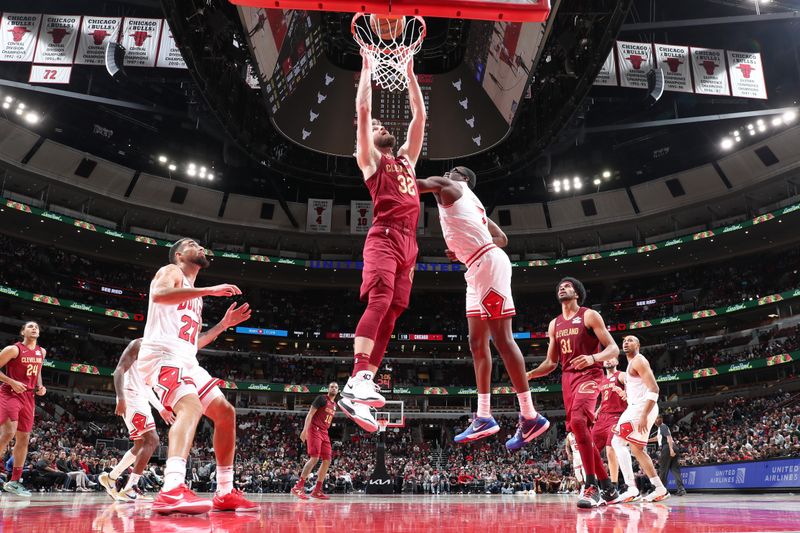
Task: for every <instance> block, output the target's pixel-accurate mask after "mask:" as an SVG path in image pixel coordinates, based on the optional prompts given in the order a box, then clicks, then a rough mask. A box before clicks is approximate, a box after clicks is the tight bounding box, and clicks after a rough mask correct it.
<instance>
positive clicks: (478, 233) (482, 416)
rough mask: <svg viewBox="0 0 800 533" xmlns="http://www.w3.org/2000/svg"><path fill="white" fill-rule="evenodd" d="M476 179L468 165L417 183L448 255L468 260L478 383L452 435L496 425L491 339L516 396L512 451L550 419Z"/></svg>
mask: <svg viewBox="0 0 800 533" xmlns="http://www.w3.org/2000/svg"><path fill="white" fill-rule="evenodd" d="M476 181H477V178H476V176H475V173H474V172H473V171H472V170H470V169H468V168H467V167H455V168H454V169H453V170H451V171H450V172H448V173H446V174H445V175H444V176H441V177H440V176H433V177H430V178H427V179H423V180H417V188H418V189H419V190H420V192H432V193H433V194H434V196H435V197H436V203H437V204H438V206H439V223H440V224H441V226H442V231H443V233H444V239H445V242H446V243H447V248H448V250H447V254H448V256H449V257H450V259H451V260H456V261H461V262H462V263H464V264H465V265H467V273H466V274H464V279H466V281H467V307H466V314H467V325H468V327H469V346H470V350H471V351H472V360H473V364H474V366H475V378H476V381H477V384H478V412H477V414H476V416H475V419H474V420H473V421H472V423H471V424H470V425H469V427H468V428H467V429H465V430H464V431H462V432H461V433H459V434H458V435H456V437H455V441H456V442H458V443H464V444H467V443H470V442H474V441H476V440H478V439H482V438H484V437H488V436H489V435H493V434H495V433H497V432H498V431H499V430H500V426H499V425H498V424H497V421H495V419H494V417H493V416H492V413H491V391H492V389H491V387H492V382H491V379H492V352H491V350H490V349H489V340H490V339H491V341H492V343H493V344H494V345H495V347H496V348H497V350H498V351H499V352H500V357H502V358H503V363H504V364H505V366H506V370H507V371H508V376H509V377H510V378H511V383H512V384H513V385H514V390H515V391H516V393H517V399H518V401H519V407H520V416H519V424H518V425H517V431H516V433H515V435H514V436H513V437H512V438H510V439H509V440H508V441H506V448H508V449H509V450H512V451H513V450H518V449H520V448H522V447H523V446H525V444H527V443H528V442H530V441H532V440H533V439H535V438H536V437H538V436H539V435H541V434H542V433H544V432H545V431H547V428H549V427H550V422H549V421H548V420H547V419H546V418H545V417H544V416H542V415H540V414H538V413H537V412H536V409H534V408H533V400H532V399H531V391H530V388H529V387H528V380H527V378H526V376H525V359H524V358H523V356H522V352H521V351H520V349H519V346H517V343H516V341H515V340H514V334H513V332H512V331H511V320H512V318H513V317H514V315H515V314H516V311H515V310H514V299H513V298H512V296H511V261H510V260H509V259H508V255H506V253H505V252H504V251H503V250H502V247H504V246H505V245H506V244H508V238H507V237H506V234H505V233H503V230H501V229H500V228H499V227H498V226H497V224H495V223H494V222H492V220H491V219H490V218H489V217H488V216H486V208H484V207H483V203H481V201H480V199H479V198H478V197H477V196H475V193H473V192H472V189H474V188H475V183H476Z"/></svg>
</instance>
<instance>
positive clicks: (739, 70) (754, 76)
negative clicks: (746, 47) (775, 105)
mask: <svg viewBox="0 0 800 533" xmlns="http://www.w3.org/2000/svg"><path fill="white" fill-rule="evenodd" d="M728 69H729V72H730V76H731V90H732V93H733V96H741V97H744V98H761V99H762V100H766V99H767V84H766V82H765V81H764V67H763V65H762V63H761V54H759V53H757V52H733V51H731V50H728Z"/></svg>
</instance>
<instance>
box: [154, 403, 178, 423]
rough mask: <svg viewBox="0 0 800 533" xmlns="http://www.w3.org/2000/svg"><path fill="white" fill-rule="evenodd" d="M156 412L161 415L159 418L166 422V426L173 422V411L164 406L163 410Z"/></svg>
mask: <svg viewBox="0 0 800 533" xmlns="http://www.w3.org/2000/svg"><path fill="white" fill-rule="evenodd" d="M158 414H160V415H161V418H162V419H163V420H164V422H166V423H167V425H168V426H171V425H172V423H173V422H175V413H173V412H172V411H170V410H169V409H167V408H166V407H165V408H164V410H163V411H159V412H158Z"/></svg>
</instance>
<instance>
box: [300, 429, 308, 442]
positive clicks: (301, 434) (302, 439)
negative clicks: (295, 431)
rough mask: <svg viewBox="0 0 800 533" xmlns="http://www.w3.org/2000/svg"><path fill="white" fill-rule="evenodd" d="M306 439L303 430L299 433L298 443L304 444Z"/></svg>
mask: <svg viewBox="0 0 800 533" xmlns="http://www.w3.org/2000/svg"><path fill="white" fill-rule="evenodd" d="M306 438H308V433H306V430H305V429H304V430H303V431H301V432H300V442H305V441H306Z"/></svg>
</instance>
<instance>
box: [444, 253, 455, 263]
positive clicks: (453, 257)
mask: <svg viewBox="0 0 800 533" xmlns="http://www.w3.org/2000/svg"><path fill="white" fill-rule="evenodd" d="M444 253H445V255H446V256H447V258H448V259H449V260H450V261H452V262H454V263H458V257H456V254H455V252H454V251H453V250H445V251H444Z"/></svg>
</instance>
